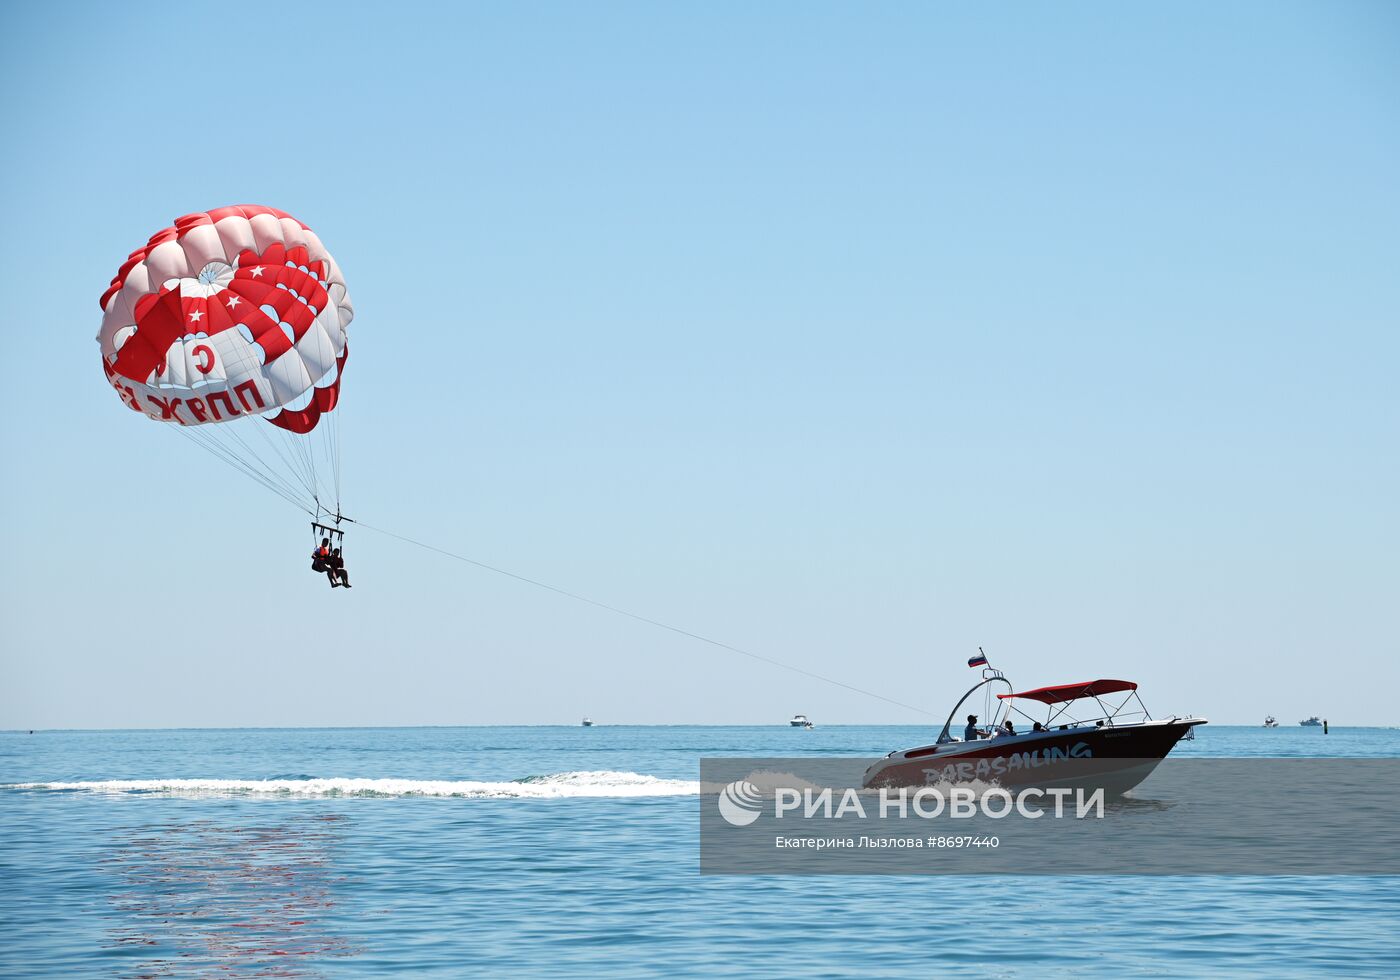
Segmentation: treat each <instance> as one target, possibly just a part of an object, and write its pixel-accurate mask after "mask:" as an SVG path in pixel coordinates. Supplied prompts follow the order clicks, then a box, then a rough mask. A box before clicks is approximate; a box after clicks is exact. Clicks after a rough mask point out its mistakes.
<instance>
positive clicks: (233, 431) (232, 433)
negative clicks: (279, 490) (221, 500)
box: [220, 419, 296, 495]
mask: <svg viewBox="0 0 1400 980" xmlns="http://www.w3.org/2000/svg"><path fill="white" fill-rule="evenodd" d="M257 421H259V420H256V419H255V420H250V421H249V422H247V423H243V422H237V423H234V424H232V425H228V426H225V427H224V428H223V429H221V430H220V432H223V433H226V434H227V435H228V438H229V439H230V440H232V441H234V442H236V443H238V445H239V446H241V447H242V448H243V451H244V452H245V453H246V454H247V457H248V458H249V459H250V460H252V461H254V462H256V463H257V464H258V465H259V466H261V467H262V468H263V470H264V471H265V473H266V475H267V477H268V478H269V479H271V480H274V481H275V482H277V483H279V484H280V485H281V486H282V487H283V488H285V489H286V490H287V491H288V492H289V493H291V494H293V495H295V494H296V488H295V487H293V486H292V484H291V483H290V482H289V481H288V480H287V478H286V477H284V476H282V474H280V473H278V472H277V471H276V470H274V469H273V468H272V467H271V466H270V465H268V463H267V461H266V460H264V459H263V458H262V456H261V454H259V453H258V451H257V450H256V449H254V448H253V447H252V446H250V445H248V442H247V440H245V439H244V438H243V434H242V433H241V432H239V431H238V429H237V428H235V426H236V425H245V424H247V425H254V424H256V422H257Z"/></svg>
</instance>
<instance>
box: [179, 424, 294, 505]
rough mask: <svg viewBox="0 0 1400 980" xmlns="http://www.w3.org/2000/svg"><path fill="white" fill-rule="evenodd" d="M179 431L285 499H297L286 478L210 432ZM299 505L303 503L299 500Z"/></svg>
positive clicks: (182, 429) (184, 429) (181, 428)
mask: <svg viewBox="0 0 1400 980" xmlns="http://www.w3.org/2000/svg"><path fill="white" fill-rule="evenodd" d="M177 431H179V432H180V433H181V434H182V435H184V436H186V437H187V438H188V439H189V440H190V441H191V442H193V443H195V444H196V445H197V446H199V447H200V448H201V449H203V450H205V451H206V452H208V453H210V454H211V455H213V456H215V457H216V458H218V459H221V460H223V461H224V462H225V463H228V464H229V465H230V466H232V467H234V468H235V469H237V470H238V471H239V472H241V473H243V474H244V475H246V476H248V477H251V478H252V479H254V480H256V481H257V482H258V483H260V484H262V485H263V486H264V487H266V488H268V489H269V490H272V491H273V492H275V493H277V494H278V495H279V496H280V497H282V498H283V499H284V500H289V501H297V497H296V491H295V489H294V488H293V487H292V486H291V485H290V484H288V483H287V482H286V481H285V480H283V479H281V478H280V477H278V476H277V475H276V474H273V473H270V472H267V471H265V468H264V470H259V469H258V468H257V467H255V466H254V465H253V464H252V462H250V461H249V460H247V459H242V458H240V457H239V456H238V454H237V453H235V452H233V450H232V449H231V448H230V447H228V446H225V445H221V444H220V443H219V442H218V441H216V440H215V439H214V438H213V437H212V436H210V434H209V433H206V432H201V431H199V430H198V429H197V428H196V429H193V430H192V429H187V428H184V427H183V426H182V427H179V428H178V429H177ZM298 506H302V505H301V504H300V503H299V502H298Z"/></svg>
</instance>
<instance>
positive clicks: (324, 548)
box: [311, 538, 331, 572]
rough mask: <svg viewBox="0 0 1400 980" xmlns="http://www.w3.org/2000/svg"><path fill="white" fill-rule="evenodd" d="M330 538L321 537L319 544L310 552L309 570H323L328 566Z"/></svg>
mask: <svg viewBox="0 0 1400 980" xmlns="http://www.w3.org/2000/svg"><path fill="white" fill-rule="evenodd" d="M330 557H331V539H330V538H322V539H321V545H320V547H318V548H317V549H316V550H315V551H313V552H311V570H312V571H313V572H324V571H327V570H328V569H329V567H330V565H329V562H330Z"/></svg>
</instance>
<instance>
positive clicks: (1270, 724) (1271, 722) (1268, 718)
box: [1264, 715, 1278, 728]
mask: <svg viewBox="0 0 1400 980" xmlns="http://www.w3.org/2000/svg"><path fill="white" fill-rule="evenodd" d="M1264 727H1265V728H1277V727H1278V719H1276V718H1275V717H1274V716H1273V715H1265V716H1264Z"/></svg>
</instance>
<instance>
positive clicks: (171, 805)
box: [0, 725, 1400, 977]
mask: <svg viewBox="0 0 1400 980" xmlns="http://www.w3.org/2000/svg"><path fill="white" fill-rule="evenodd" d="M928 738H929V730H928V729H926V728H909V727H898V728H896V727H820V728H818V729H816V730H815V731H810V732H804V731H801V730H795V729H788V728H779V727H758V728H707V727H622V726H618V727H613V726H607V725H600V726H598V727H595V728H591V729H584V728H576V727H569V728H564V727H560V728H535V727H531V728H427V729H294V730H237V731H194V730H189V731H146V732H42V733H38V734H35V735H32V736H31V735H27V734H22V733H5V734H2V735H0V784H3V787H0V976H5V977H49V976H64V977H70V976H92V977H164V976H170V977H263V976H267V977H273V976H276V977H287V976H296V977H320V976H325V977H352V976H354V977H358V976H382V975H386V974H391V973H401V974H403V975H406V976H425V975H438V976H503V975H524V976H577V975H581V974H585V973H596V974H599V975H603V976H609V977H614V976H622V977H627V976H639V977H652V976H668V977H674V976H705V977H708V976H716V975H720V974H741V975H748V976H761V977H767V976H778V975H791V976H803V977H808V976H831V977H838V976H852V975H857V974H859V975H863V976H884V977H904V976H908V977H915V976H918V977H924V976H930V975H933V976H937V975H958V976H965V977H984V976H1025V977H1045V976H1163V975H1167V974H1174V975H1180V976H1211V977H1213V976H1222V975H1231V976H1261V977H1279V976H1321V975H1335V976H1391V977H1393V976H1400V938H1397V937H1400V884H1397V880H1396V879H1394V878H1380V877H1374V878H1238V877H1236V878H1186V877H1182V878H1146V877H1106V878H1071V877H1065V878H1037V877H990V876H989V877H961V878H947V879H938V878H927V877H841V878H816V877H801V878H797V877H794V878H782V877H745V878H721V877H706V878H702V877H701V876H700V874H699V871H698V843H697V836H698V833H697V831H698V818H697V812H696V800H695V793H696V782H695V781H696V779H697V778H698V768H699V764H698V760H699V759H700V757H702V756H738V755H753V756H782V755H866V756H878V755H883V754H884V753H885V752H887V751H889V750H891V749H894V748H899V747H907V746H909V745H912V744H917V743H920V742H925V741H928ZM1191 755H1195V756H1218V757H1267V756H1346V757H1400V731H1397V730H1395V729H1378V728H1334V729H1332V732H1331V734H1330V735H1326V736H1324V735H1323V734H1322V730H1321V729H1305V728H1299V727H1298V726H1296V725H1293V726H1289V727H1284V728H1279V729H1275V730H1265V729H1262V728H1231V727H1221V726H1214V725H1212V726H1209V727H1207V728H1205V729H1203V730H1201V731H1200V734H1199V737H1198V738H1197V739H1196V741H1194V742H1185V743H1182V744H1181V745H1180V746H1179V747H1178V748H1177V750H1176V752H1175V753H1174V756H1173V757H1176V756H1191ZM34 784H38V785H37V786H36V785H34ZM1148 785H1150V782H1149V784H1148Z"/></svg>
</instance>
